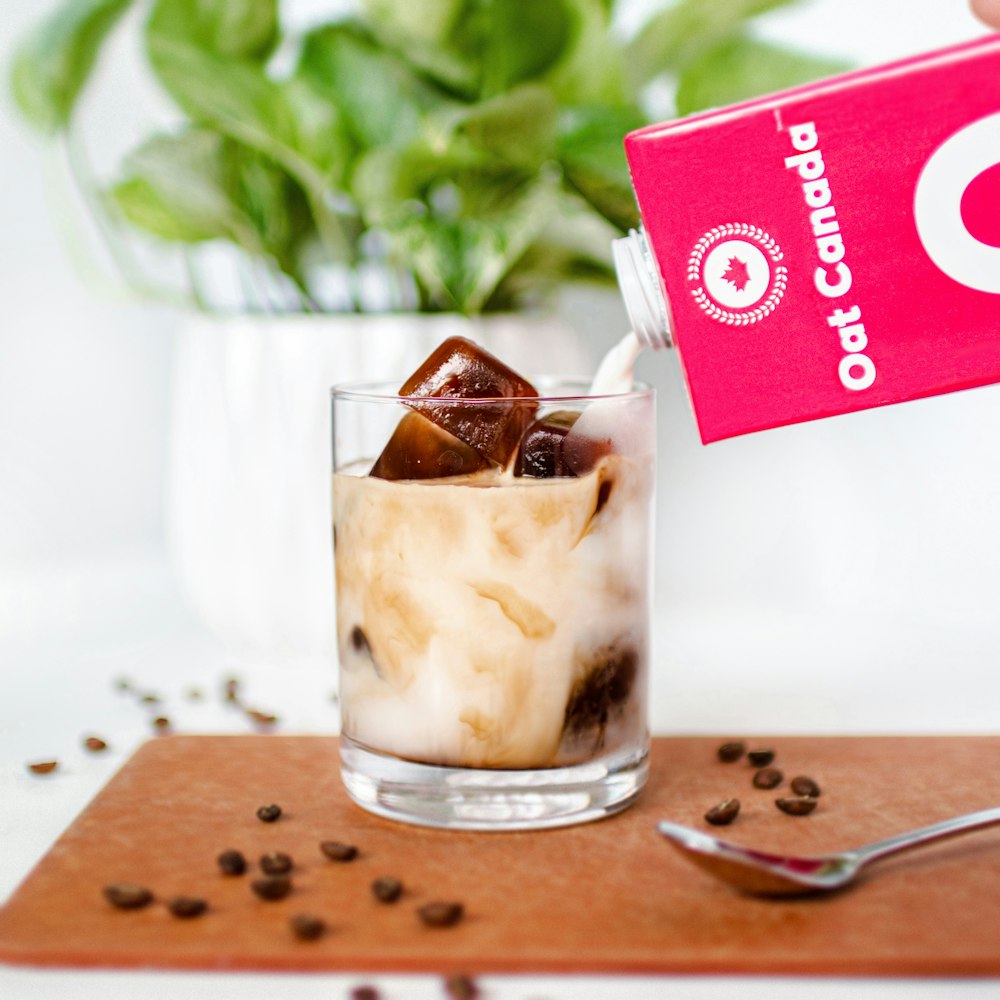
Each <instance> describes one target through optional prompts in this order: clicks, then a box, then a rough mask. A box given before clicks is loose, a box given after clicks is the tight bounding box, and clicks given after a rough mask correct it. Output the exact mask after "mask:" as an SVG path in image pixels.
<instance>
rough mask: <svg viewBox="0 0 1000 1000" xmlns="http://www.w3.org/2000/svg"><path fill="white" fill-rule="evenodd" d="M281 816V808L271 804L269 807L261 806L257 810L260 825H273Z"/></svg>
mask: <svg viewBox="0 0 1000 1000" xmlns="http://www.w3.org/2000/svg"><path fill="white" fill-rule="evenodd" d="M280 815H281V806H276V805H274V804H273V803H272V804H271V805H269V806H261V807H260V808H259V809H258V810H257V819H259V820H260V821H261V822H262V823H273V822H274V821H275V820H276V819H277V818H278V817H279V816H280Z"/></svg>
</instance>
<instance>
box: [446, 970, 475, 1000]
mask: <svg viewBox="0 0 1000 1000" xmlns="http://www.w3.org/2000/svg"><path fill="white" fill-rule="evenodd" d="M444 991H445V993H447V994H448V996H449V997H450V998H451V1000H476V997H478V996H479V987H478V986H477V985H476V982H475V980H474V979H472V978H470V977H469V976H466V975H456V976H448V978H447V979H446V980H445V981H444Z"/></svg>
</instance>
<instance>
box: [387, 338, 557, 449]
mask: <svg viewBox="0 0 1000 1000" xmlns="http://www.w3.org/2000/svg"><path fill="white" fill-rule="evenodd" d="M399 394H400V395H401V396H408V397H412V398H410V399H408V400H406V403H407V405H408V406H410V407H412V408H413V409H414V410H416V411H417V412H418V413H420V414H421V415H422V416H424V417H426V418H427V419H428V420H430V421H432V422H433V423H435V424H437V425H438V426H439V427H442V428H443V429H444V430H446V431H448V432H449V433H450V434H453V435H454V436H455V437H457V438H458V439H459V440H460V441H464V442H465V444H467V445H468V446H469V447H470V448H473V449H475V451H476V452H478V453H479V454H480V455H482V456H483V458H485V459H487V460H488V461H489V462H491V463H492V464H493V465H498V466H501V467H505V466H506V465H507V464H508V463H509V462H510V460H511V458H512V457H513V455H514V451H515V449H516V448H517V445H518V442H519V441H520V440H521V436H522V435H523V433H524V431H525V428H527V426H528V425H529V424H530V423H531V421H532V420H533V419H534V416H535V411H536V409H537V406H538V404H537V403H536V402H535V400H536V399H537V397H538V393H537V392H536V391H535V387H534V386H533V385H532V384H531V383H530V382H528V381H527V380H526V379H524V378H522V377H521V376H520V375H518V374H517V372H515V371H514V370H513V369H511V368H508V367H507V365H505V364H504V363H503V362H502V361H500V360H499V359H497V358H495V357H493V355H492V354H489V353H488V352H487V351H484V350H483V349H482V348H481V347H479V346H478V345H476V344H474V343H472V341H471V340H466V339H465V338H464V337H449V338H448V339H447V340H445V341H444V342H443V343H442V344H441V345H440V346H439V347H438V348H437V349H436V350H435V351H433V352H432V353H431V355H430V356H429V357H428V358H427V360H426V361H425V362H424V363H423V364H422V365H421V366H420V367H419V368H418V369H417V370H416V371H415V372H414V373H413V374H412V375H411V376H410V377H409V378H408V379H407V380H406V381H405V382H404V383H403V385H402V387H401V388H400V390H399ZM435 399H442V400H468V402H459V403H457V404H456V403H451V402H449V403H441V404H438V403H435V402H434V400H435ZM482 400H502V402H479V401H482Z"/></svg>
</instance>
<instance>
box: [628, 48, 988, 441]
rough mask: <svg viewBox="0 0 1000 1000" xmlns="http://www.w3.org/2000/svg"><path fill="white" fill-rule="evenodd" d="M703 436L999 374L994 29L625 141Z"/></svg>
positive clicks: (636, 288) (651, 258)
mask: <svg viewBox="0 0 1000 1000" xmlns="http://www.w3.org/2000/svg"><path fill="white" fill-rule="evenodd" d="M625 150H626V154H627V156H628V161H629V166H630V169H631V171H632V181H633V185H634V187H635V192H636V196H637V199H638V203H639V210H640V213H641V216H642V222H643V228H644V232H639V233H636V232H633V233H632V234H631V235H630V236H629V237H627V238H626V239H625V240H622V241H618V243H617V245H616V246H615V256H616V263H617V265H618V271H619V277H620V281H621V284H622V290H623V293H624V294H625V297H626V305H627V306H628V310H629V314H630V317H631V318H632V321H633V326H634V328H635V329H636V332H637V333H639V334H640V336H641V332H642V327H643V326H649V325H653V326H655V327H658V328H659V329H661V330H664V331H667V332H668V333H669V336H670V337H671V339H672V340H673V342H674V343H675V344H676V347H677V349H678V352H679V354H680V359H681V364H682V366H683V369H684V374H685V378H686V380H687V384H688V389H689V392H690V395H691V400H692V403H693V405H694V411H695V416H696V418H697V421H698V426H699V429H700V432H701V437H702V440H703V441H704V442H706V443H707V442H709V441H715V440H718V439H720V438H726V437H731V436H734V435H737V434H743V433H746V432H749V431H757V430H763V429H765V428H768V427H777V426H781V425H783V424H790V423H797V422H799V421H804V420H811V419H814V418H817V417H825V416H831V415H833V414H838V413H847V412H850V411H853V410H861V409H867V408H869V407H873V406H884V405H886V404H888V403H898V402H901V401H903V400H907V399H916V398H919V397H921V396H930V395H935V394H938V393H944V392H951V391H953V390H956V389H965V388H969V387H971V386H977V385H984V384H987V383H992V382H998V381H1000V35H998V36H992V37H989V38H984V39H982V40H979V41H975V42H971V43H968V44H965V45H960V46H957V47H955V48H951V49H946V50H944V51H941V52H936V53H932V54H929V55H926V56H921V57H918V58H914V59H908V60H906V61H903V62H899V63H895V64H892V65H889V66H885V67H882V68H880V69H873V70H865V71H863V72H855V73H849V74H847V75H844V76H840V77H835V78H833V79H829V80H825V81H822V82H819V83H816V84H812V85H809V86H805V87H800V88H797V89H794V90H789V91H786V92H784V93H780V94H776V95H772V96H770V97H765V98H760V99H757V100H754V101H750V102H747V103H745V104H741V105H736V106H734V107H731V108H723V109H720V110H716V111H710V112H707V113H704V114H699V115H694V116H692V117H690V118H685V119H682V120H679V121H674V122H668V123H666V124H664V125H653V126H650V127H648V128H643V129H640V130H639V131H636V132H633V133H631V134H630V135H628V136H627V137H626V140H625Z"/></svg>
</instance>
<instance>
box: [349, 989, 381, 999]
mask: <svg viewBox="0 0 1000 1000" xmlns="http://www.w3.org/2000/svg"><path fill="white" fill-rule="evenodd" d="M379 996H380V994H379V991H378V990H377V989H375V987H374V986H355V987H354V989H353V990H351V1000H379Z"/></svg>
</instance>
